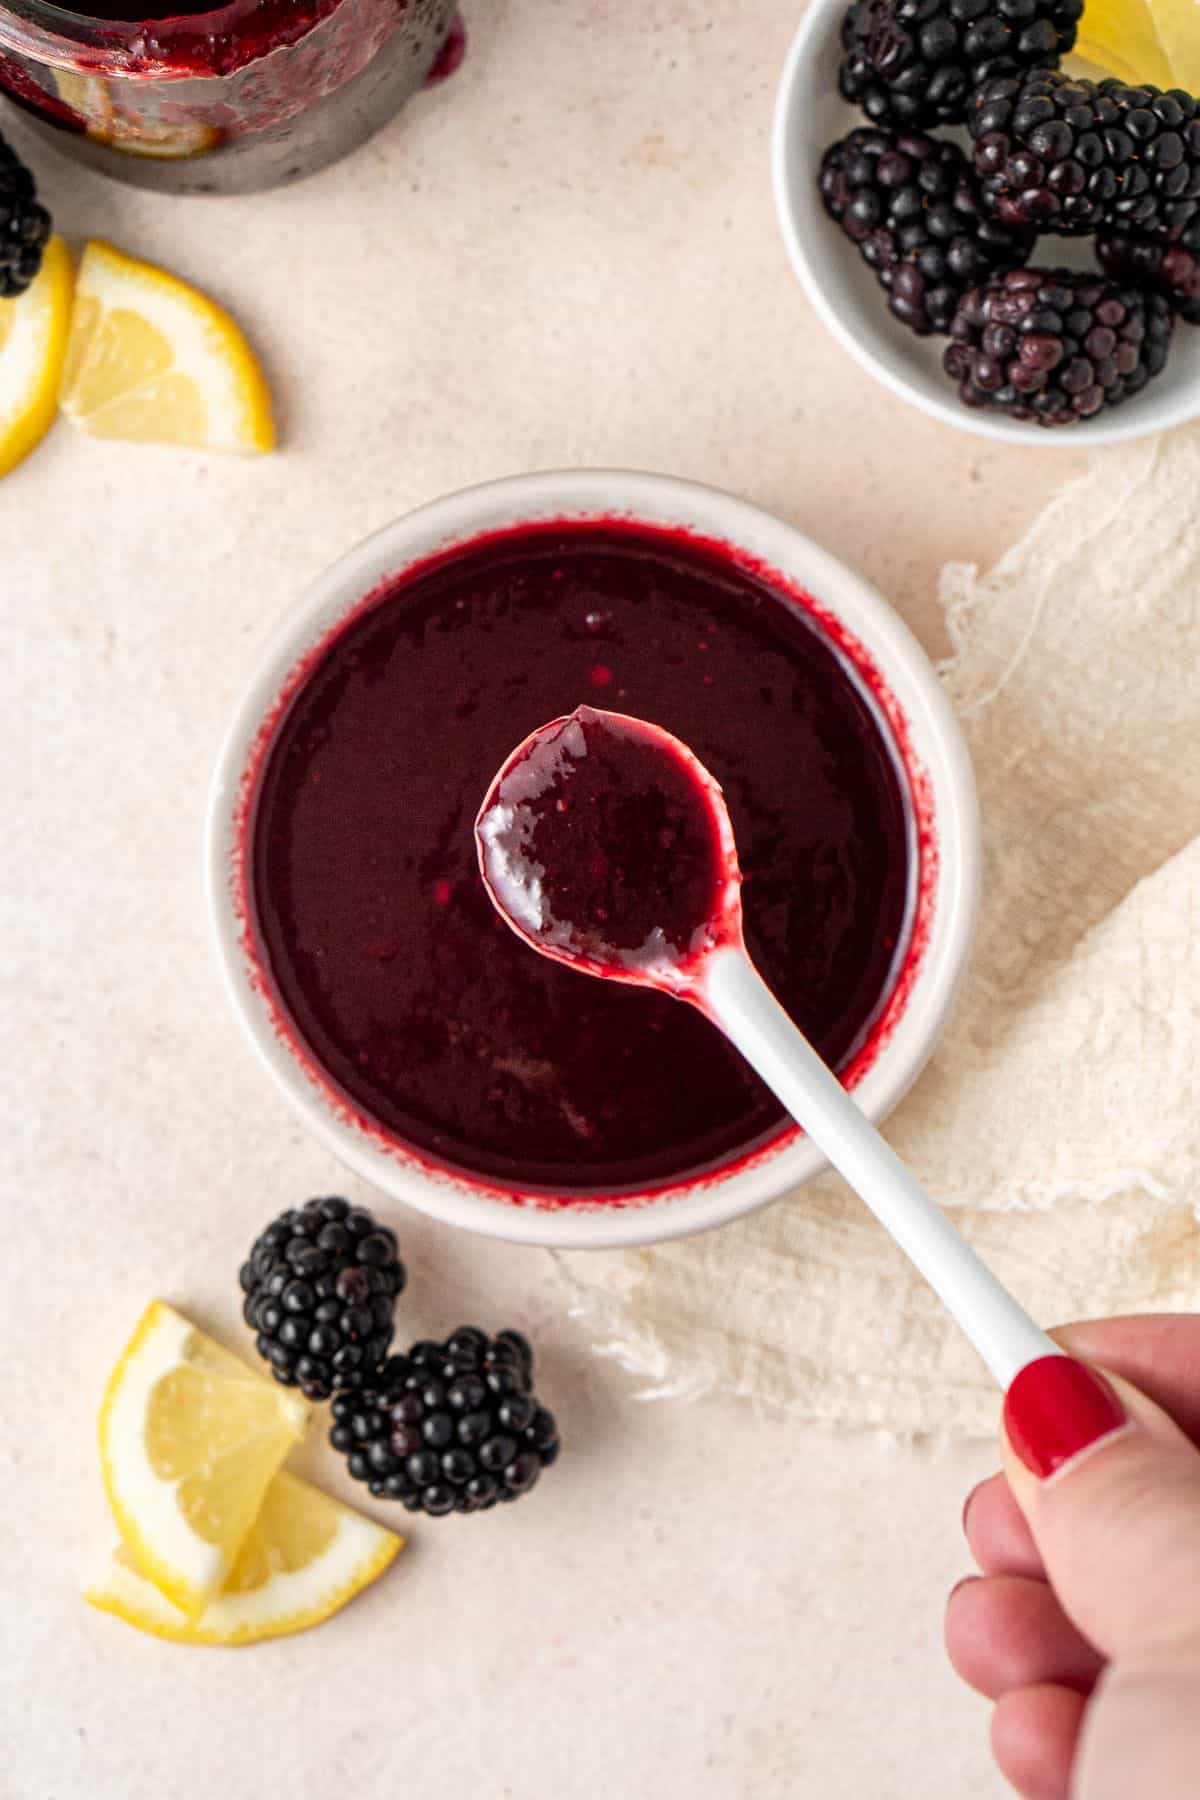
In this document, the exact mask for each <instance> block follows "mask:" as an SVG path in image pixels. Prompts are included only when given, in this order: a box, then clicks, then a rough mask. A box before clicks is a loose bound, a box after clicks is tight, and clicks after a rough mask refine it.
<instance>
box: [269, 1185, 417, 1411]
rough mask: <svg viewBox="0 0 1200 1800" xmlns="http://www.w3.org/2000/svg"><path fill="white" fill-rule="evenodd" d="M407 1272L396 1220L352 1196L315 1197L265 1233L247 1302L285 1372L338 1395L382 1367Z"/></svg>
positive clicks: (309, 1389)
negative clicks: (385, 1219)
mask: <svg viewBox="0 0 1200 1800" xmlns="http://www.w3.org/2000/svg"><path fill="white" fill-rule="evenodd" d="M405 1279H406V1276H405V1269H404V1264H403V1263H402V1262H401V1261H400V1258H399V1256H398V1255H397V1253H396V1236H395V1233H394V1232H393V1231H390V1230H389V1229H388V1227H387V1226H386V1225H379V1224H377V1223H376V1221H375V1220H374V1219H373V1218H372V1217H371V1215H370V1213H369V1212H365V1211H363V1210H362V1209H361V1208H359V1207H352V1206H351V1205H350V1203H349V1201H347V1200H339V1199H336V1198H331V1199H328V1200H309V1201H308V1202H307V1204H306V1205H305V1206H303V1207H301V1208H299V1209H297V1210H294V1211H290V1212H285V1213H284V1214H283V1215H282V1216H281V1217H280V1218H278V1219H276V1220H275V1222H274V1224H273V1225H268V1227H267V1229H266V1230H265V1231H264V1232H263V1234H262V1236H261V1237H260V1238H258V1240H257V1241H256V1242H255V1244H254V1247H253V1248H252V1250H251V1251H250V1256H249V1259H248V1261H247V1262H246V1263H245V1264H244V1265H243V1267H242V1270H241V1275H240V1280H241V1284H242V1290H243V1292H244V1293H245V1296H246V1299H245V1302H244V1305H243V1307H242V1312H243V1316H244V1318H245V1320H246V1323H247V1325H249V1326H250V1327H251V1329H252V1330H253V1331H255V1332H256V1333H257V1338H256V1343H257V1346H258V1352H259V1355H260V1356H262V1357H264V1358H265V1359H266V1361H267V1362H269V1363H270V1365H271V1372H272V1373H273V1375H274V1376H275V1379H276V1380H277V1381H281V1382H282V1383H283V1384H284V1386H285V1387H298V1388H299V1389H300V1390H301V1392H302V1393H303V1394H306V1395H307V1397H308V1398H309V1399H310V1400H328V1399H329V1397H330V1395H331V1394H332V1393H334V1392H335V1390H337V1389H339V1388H356V1387H360V1386H361V1385H362V1384H363V1383H364V1382H367V1381H370V1380H371V1379H373V1378H374V1376H375V1375H376V1374H377V1373H378V1370H379V1365H380V1364H381V1363H382V1361H383V1359H384V1357H385V1356H386V1355H387V1353H388V1348H389V1346H390V1344H391V1341H392V1315H393V1313H394V1312H395V1307H396V1297H397V1295H398V1294H401V1293H403V1291H404V1283H405Z"/></svg>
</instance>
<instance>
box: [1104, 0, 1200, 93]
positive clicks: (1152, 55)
mask: <svg viewBox="0 0 1200 1800" xmlns="http://www.w3.org/2000/svg"><path fill="white" fill-rule="evenodd" d="M1076 52H1077V54H1078V55H1079V56H1082V57H1085V58H1086V59H1087V61H1088V62H1092V63H1095V64H1097V66H1098V67H1100V68H1102V69H1104V70H1105V71H1106V72H1107V73H1108V74H1110V75H1116V76H1118V77H1119V78H1120V79H1121V80H1122V81H1128V82H1132V83H1134V84H1135V85H1136V84H1138V83H1141V82H1145V81H1149V82H1152V83H1153V85H1154V86H1155V87H1160V88H1173V87H1181V88H1186V89H1187V90H1188V91H1189V92H1192V93H1194V92H1196V91H1197V89H1200V0H1087V5H1086V6H1085V8H1084V13H1083V20H1082V22H1081V24H1080V27H1079V42H1078V44H1077V45H1076Z"/></svg>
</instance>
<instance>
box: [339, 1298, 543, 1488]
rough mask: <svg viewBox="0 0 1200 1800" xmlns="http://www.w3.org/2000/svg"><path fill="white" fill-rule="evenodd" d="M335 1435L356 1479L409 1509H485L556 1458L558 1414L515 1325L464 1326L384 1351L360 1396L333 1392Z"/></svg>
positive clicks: (525, 1485)
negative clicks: (542, 1401)
mask: <svg viewBox="0 0 1200 1800" xmlns="http://www.w3.org/2000/svg"><path fill="white" fill-rule="evenodd" d="M333 1421H334V1422H333V1429H332V1430H331V1431H330V1433H329V1441H330V1443H331V1444H332V1445H333V1447H334V1449H335V1450H340V1451H342V1452H343V1454H344V1455H345V1457H346V1461H347V1466H348V1467H349V1470H350V1473H351V1475H353V1477H354V1478H355V1480H356V1481H365V1482H366V1484H367V1486H368V1488H369V1489H370V1491H371V1492H372V1493H373V1494H374V1495H375V1496H376V1498H377V1499H380V1500H399V1502H400V1504H401V1505H402V1506H404V1507H407V1509H408V1511H409V1512H425V1513H430V1514H431V1515H432V1516H433V1517H435V1518H437V1517H440V1516H441V1515H442V1514H443V1513H450V1512H460V1513H473V1512H487V1511H489V1510H490V1508H492V1507H493V1506H495V1505H496V1504H497V1502H498V1501H501V1500H516V1499H518V1498H519V1496H520V1495H521V1494H527V1493H528V1492H529V1489H530V1488H531V1487H532V1486H533V1484H534V1482H535V1481H536V1480H537V1479H538V1476H539V1475H540V1474H541V1472H542V1470H543V1469H548V1468H549V1467H550V1465H551V1463H554V1462H556V1461H557V1460H558V1451H559V1441H558V1427H557V1425H556V1424H555V1422H554V1415H553V1414H552V1413H549V1412H547V1411H546V1408H545V1407H544V1406H540V1405H539V1404H538V1401H537V1399H536V1398H535V1396H534V1394H533V1351H532V1349H531V1348H530V1346H529V1343H528V1342H527V1340H526V1339H525V1338H523V1337H522V1336H521V1334H520V1332H519V1331H501V1332H500V1333H498V1335H497V1336H496V1337H489V1336H488V1334H487V1332H486V1331H480V1330H479V1329H478V1327H476V1326H474V1325H463V1326H460V1328H459V1329H458V1330H457V1331H456V1332H454V1333H453V1335H452V1336H451V1337H448V1338H447V1339H446V1342H445V1343H444V1344H435V1343H431V1342H429V1341H427V1340H423V1341H422V1342H421V1343H419V1344H414V1345H413V1347H412V1349H411V1350H409V1351H408V1352H407V1354H406V1355H404V1356H392V1357H389V1358H388V1361H387V1362H386V1363H385V1365H384V1367H383V1368H382V1369H381V1370H380V1372H379V1376H378V1379H377V1380H376V1381H375V1382H374V1383H373V1384H372V1385H371V1387H370V1388H369V1389H367V1390H366V1391H364V1392H363V1393H358V1394H337V1395H335V1397H334V1402H333Z"/></svg>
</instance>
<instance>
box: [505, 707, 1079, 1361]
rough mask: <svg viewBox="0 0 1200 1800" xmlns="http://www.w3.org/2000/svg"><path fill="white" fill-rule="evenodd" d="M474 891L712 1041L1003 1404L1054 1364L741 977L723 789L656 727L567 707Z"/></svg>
mask: <svg viewBox="0 0 1200 1800" xmlns="http://www.w3.org/2000/svg"><path fill="white" fill-rule="evenodd" d="M475 836H476V843H477V847H478V851H479V866H480V871H481V873H482V875H483V880H484V885H485V886H486V888H487V890H488V893H489V895H490V896H491V899H492V901H493V904H494V905H495V906H496V908H497V910H498V911H499V913H500V914H501V916H502V917H503V918H504V919H505V921H506V922H507V923H508V924H509V925H510V926H511V927H512V929H513V930H514V931H515V932H516V933H517V935H518V936H519V937H521V938H522V939H524V941H525V942H526V943H527V944H529V945H530V946H531V947H532V948H533V949H535V950H537V951H538V952H539V954H541V955H543V956H549V957H553V958H554V959H555V960H556V961H558V962H562V963H566V964H567V965H568V966H569V967H571V968H574V969H579V970H582V971H583V972H585V973H587V974H591V975H599V976H603V977H606V978H608V979H610V980H615V981H624V982H630V983H633V984H635V985H637V986H640V987H649V988H656V989H658V990H659V991H661V992H663V993H666V994H670V995H672V996H673V997H674V998H676V999H679V1000H686V1001H687V1002H688V1003H689V1004H690V1005H692V1006H695V1007H697V1008H698V1009H699V1011H700V1012H702V1013H703V1014H704V1015H705V1017H706V1018H708V1019H710V1020H711V1021H712V1023H713V1024H714V1025H717V1026H718V1027H719V1028H720V1029H721V1030H722V1031H723V1032H724V1033H725V1035H726V1037H727V1038H728V1039H729V1040H730V1042H731V1043H733V1044H734V1045H736V1047H737V1048H738V1050H740V1051H741V1053H742V1055H743V1056H744V1057H745V1058H746V1061H747V1062H748V1063H749V1064H750V1065H751V1067H752V1068H754V1069H755V1070H756V1071H757V1072H758V1074H759V1075H760V1076H761V1077H762V1079H763V1081H765V1082H766V1084H767V1086H768V1087H769V1088H771V1090H772V1091H773V1092H774V1093H775V1094H776V1095H777V1096H778V1098H779V1099H780V1100H781V1101H782V1102H783V1105H784V1106H785V1107H786V1108H787V1110H788V1112H789V1113H790V1114H791V1115H792V1117H793V1118H794V1119H795V1120H796V1121H797V1122H798V1123H799V1124H800V1125H801V1126H802V1127H803V1128H804V1130H805V1131H806V1132H807V1134H808V1136H809V1137H810V1138H811V1139H812V1141H813V1142H814V1143H815V1144H816V1145H817V1146H818V1147H819V1148H820V1149H821V1150H822V1151H823V1152H824V1154H825V1155H826V1156H827V1157H828V1158H829V1161H830V1162H831V1163H832V1164H833V1166H834V1168H835V1169H837V1170H838V1171H839V1173H840V1174H841V1175H843V1176H844V1177H845V1179H846V1180H847V1181H848V1182H849V1183H850V1185H851V1187H853V1188H854V1189H855V1191H856V1192H857V1193H858V1194H859V1196H860V1197H861V1198H862V1199H863V1200H865V1201H866V1203H867V1205H868V1206H869V1207H870V1209H871V1211H872V1212H873V1213H874V1214H875V1216H876V1218H877V1219H878V1220H879V1222H880V1224H882V1225H883V1226H884V1227H885V1229H886V1230H888V1231H889V1232H890V1233H891V1235H892V1237H893V1238H894V1239H895V1240H896V1242H897V1243H898V1244H899V1246H900V1248H901V1249H902V1250H903V1251H904V1252H905V1254H906V1255H907V1256H908V1257H909V1258H910V1260H911V1261H912V1262H913V1263H914V1264H915V1266H916V1267H917V1269H918V1270H919V1271H920V1273H921V1274H922V1275H923V1276H924V1277H925V1279H926V1281H927V1282H928V1283H929V1285H930V1286H931V1287H932V1288H933V1290H934V1292H935V1293H936V1294H937V1295H938V1297H939V1298H940V1299H941V1301H942V1302H943V1304H944V1305H945V1306H946V1308H947V1310H948V1311H949V1312H950V1314H951V1315H952V1316H953V1318H955V1319H956V1320H957V1322H958V1324H959V1325H960V1326H961V1327H962V1329H963V1331H964V1332H965V1333H966V1335H967V1337H968V1338H970V1340H971V1342H972V1343H973V1344H974V1346H975V1348H976V1349H977V1350H978V1352H979V1354H980V1356H981V1357H982V1358H983V1360H984V1362H985V1363H986V1364H987V1366H988V1368H989V1369H990V1370H991V1372H992V1374H993V1375H994V1376H995V1378H996V1380H997V1381H998V1382H999V1383H1000V1385H1001V1386H1002V1387H1004V1388H1007V1387H1008V1385H1009V1384H1010V1382H1011V1381H1012V1379H1013V1377H1014V1376H1015V1375H1016V1374H1017V1373H1018V1372H1019V1370H1021V1369H1023V1368H1024V1367H1025V1366H1026V1364H1028V1363H1031V1362H1036V1361H1037V1360H1038V1359H1039V1358H1041V1357H1044V1356H1052V1355H1058V1354H1061V1352H1060V1351H1059V1349H1058V1346H1057V1345H1056V1344H1055V1343H1054V1342H1053V1340H1052V1339H1050V1338H1049V1337H1047V1336H1046V1334H1045V1332H1043V1331H1042V1330H1041V1329H1040V1328H1039V1327H1038V1326H1037V1325H1035V1324H1034V1322H1033V1320H1032V1319H1031V1318H1030V1317H1029V1316H1028V1314H1027V1313H1026V1312H1024V1311H1023V1309H1022V1308H1021V1307H1020V1306H1019V1305H1018V1304H1017V1302H1016V1300H1014V1299H1013V1297H1012V1295H1011V1294H1009V1293H1008V1292H1007V1290H1006V1289H1005V1288H1004V1287H1002V1286H1001V1284H1000V1282H999V1281H997V1279H996V1277H995V1276H994V1275H993V1274H992V1272H991V1270H990V1269H988V1268H987V1267H986V1265H985V1264H984V1263H983V1262H982V1261H981V1260H980V1258H979V1257H978V1256H977V1255H976V1254H975V1251H974V1250H972V1249H971V1247H970V1245H969V1244H967V1242H966V1241H965V1239H964V1238H962V1237H961V1236H960V1235H959V1233H958V1232H957V1231H956V1230H955V1228H954V1226H953V1225H952V1224H951V1223H950V1221H949V1219H948V1218H947V1217H946V1215H945V1214H944V1213H943V1212H942V1211H941V1209H940V1207H938V1206H937V1205H936V1204H935V1203H934V1201H933V1200H931V1199H930V1197H929V1195H928V1194H927V1193H926V1192H925V1190H924V1188H922V1186H921V1184H920V1183H919V1182H918V1181H917V1179H916V1177H915V1176H914V1175H913V1174H912V1173H911V1172H910V1170H909V1169H908V1168H907V1167H906V1166H905V1165H904V1163H902V1162H901V1160H900V1158H899V1157H898V1156H897V1155H896V1153H895V1151H894V1150H892V1149H891V1148H890V1147H889V1145H888V1144H887V1143H885V1141H884V1139H883V1138H882V1137H881V1136H880V1135H879V1133H878V1132H877V1131H876V1130H875V1128H874V1126H873V1125H871V1124H870V1123H869V1121H868V1120H867V1119H866V1118H865V1117H864V1115H863V1114H862V1113H861V1112H860V1111H859V1108H858V1107H857V1105H856V1104H855V1102H854V1100H853V1099H852V1098H851V1096H850V1095H849V1094H848V1093H847V1092H846V1090H845V1088H843V1086H842V1084H841V1082H840V1081H839V1080H838V1079H837V1077H836V1075H834V1074H833V1073H832V1072H831V1071H830V1070H829V1069H828V1068H827V1067H826V1065H825V1063H824V1062H822V1060H821V1058H820V1057H819V1056H818V1055H817V1053H816V1051H815V1050H814V1049H813V1048H812V1046H811V1044H809V1042H808V1040H807V1039H806V1038H805V1037H804V1036H803V1034H802V1033H801V1032H800V1031H798V1030H797V1028H796V1026H795V1025H794V1024H793V1023H792V1021H791V1019H790V1018H789V1017H788V1015H787V1013H786V1012H785V1011H784V1009H783V1007H782V1006H781V1005H780V1004H779V1002H778V1000H776V998H775V996H774V994H772V993H771V991H770V989H769V988H768V987H767V985H766V983H765V982H764V981H763V979H762V977H761V976H760V974H759V973H758V970H757V969H756V968H755V966H754V964H753V963H752V962H751V960H750V957H749V955H748V954H747V951H746V946H745V941H744V938H743V933H742V901H741V880H742V877H741V870H740V868H739V866H738V857H737V846H736V843H735V842H734V836H733V827H732V825H731V823H730V819H729V813H728V810H727V808H726V806H725V798H724V795H723V794H722V792H721V789H720V787H719V786H718V784H717V782H716V781H715V780H714V779H713V777H712V776H711V775H710V774H709V772H708V770H707V769H706V768H705V767H704V766H703V764H702V763H701V762H700V761H699V760H698V758H697V757H696V756H695V755H694V754H693V753H692V751H691V750H689V749H688V747H687V745H686V744H683V743H681V742H680V741H679V739H678V738H674V737H672V736H671V735H670V733H669V732H666V731H664V730H662V728H661V727H659V726H657V725H651V724H647V723H646V722H645V721H644V720H641V719H631V718H627V717H626V716H625V715H623V714H621V713H608V712H599V711H596V710H595V709H593V708H591V707H580V708H579V709H578V711H576V712H575V713H572V714H571V715H570V717H568V718H564V719H556V720H554V721H553V722H552V723H550V724H549V725H544V726H542V727H540V729H539V730H537V731H535V732H532V733H531V734H530V736H529V737H527V738H526V739H525V740H524V742H523V743H521V744H520V745H518V747H517V749H516V750H514V751H513V753H512V755H511V756H510V757H509V758H508V760H507V761H506V762H505V764H504V766H503V768H502V769H501V770H500V772H499V774H498V775H497V776H496V779H495V781H494V782H493V783H492V787H491V789H490V791H489V793H488V796H487V798H486V800H485V801H484V803H483V806H482V807H481V809H480V812H479V817H478V819H477V820H476V824H475Z"/></svg>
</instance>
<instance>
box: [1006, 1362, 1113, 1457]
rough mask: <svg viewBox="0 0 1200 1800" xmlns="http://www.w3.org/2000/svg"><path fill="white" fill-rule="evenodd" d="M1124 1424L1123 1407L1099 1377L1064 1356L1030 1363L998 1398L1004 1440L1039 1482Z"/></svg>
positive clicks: (1092, 1371)
mask: <svg viewBox="0 0 1200 1800" xmlns="http://www.w3.org/2000/svg"><path fill="white" fill-rule="evenodd" d="M1124 1423H1125V1409H1124V1407H1123V1406H1122V1405H1121V1402H1120V1401H1119V1400H1118V1399H1117V1396H1116V1395H1115V1394H1114V1392H1113V1390H1112V1388H1111V1387H1110V1386H1109V1385H1108V1383H1107V1381H1105V1379H1104V1377H1103V1376H1102V1375H1097V1374H1096V1373H1095V1371H1094V1370H1092V1369H1089V1368H1086V1367H1085V1366H1084V1364H1083V1363H1079V1362H1075V1361H1074V1359H1073V1358H1072V1357H1069V1356H1043V1357H1041V1358H1039V1360H1038V1361H1037V1362H1033V1363H1030V1364H1029V1365H1028V1366H1027V1367H1026V1368H1024V1369H1022V1370H1021V1372H1020V1374H1019V1375H1018V1376H1017V1377H1016V1379H1015V1380H1014V1382H1013V1384H1012V1386H1011V1387H1010V1388H1009V1390H1008V1394H1007V1395H1006V1397H1005V1401H1004V1428H1005V1430H1006V1431H1007V1432H1008V1441H1009V1443H1010V1444H1011V1445H1012V1447H1013V1449H1014V1450H1015V1451H1016V1453H1017V1455H1018V1456H1019V1457H1020V1459H1021V1461H1022V1462H1023V1463H1024V1464H1025V1467H1026V1468H1027V1469H1030V1470H1031V1471H1032V1472H1033V1474H1035V1475H1036V1476H1037V1477H1038V1479H1039V1480H1040V1481H1044V1480H1045V1479H1046V1477H1047V1476H1048V1475H1053V1474H1054V1473H1055V1471H1056V1470H1057V1469H1061V1468H1062V1467H1063V1466H1064V1465H1065V1464H1066V1463H1069V1462H1071V1461H1072V1460H1073V1458H1075V1457H1076V1456H1078V1455H1079V1454H1080V1452H1081V1451H1083V1450H1086V1449H1087V1448H1088V1447H1089V1445H1091V1444H1095V1443H1098V1442H1099V1441H1100V1439H1101V1438H1104V1437H1108V1436H1110V1435H1111V1433H1112V1432H1114V1431H1119V1430H1120V1428H1121V1426H1122V1425H1124Z"/></svg>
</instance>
